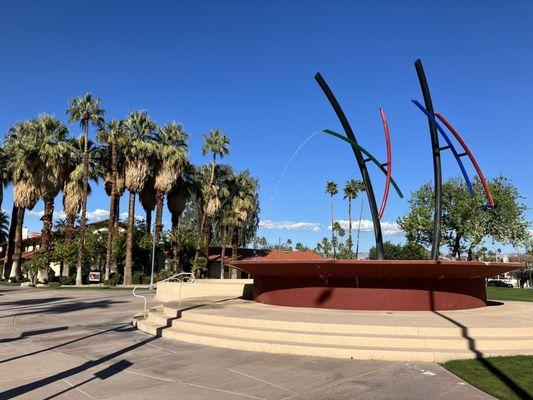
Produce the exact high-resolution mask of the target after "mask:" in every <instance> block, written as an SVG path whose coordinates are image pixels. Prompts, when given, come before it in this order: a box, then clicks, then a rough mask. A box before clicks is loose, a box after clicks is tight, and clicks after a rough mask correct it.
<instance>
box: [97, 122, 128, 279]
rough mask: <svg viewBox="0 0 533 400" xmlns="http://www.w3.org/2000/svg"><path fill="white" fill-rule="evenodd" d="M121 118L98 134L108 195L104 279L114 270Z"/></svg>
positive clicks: (120, 175) (122, 132) (120, 178)
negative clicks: (102, 148) (103, 158)
mask: <svg viewBox="0 0 533 400" xmlns="http://www.w3.org/2000/svg"><path fill="white" fill-rule="evenodd" d="M126 135H127V133H126V128H125V124H124V121H123V120H120V121H116V120H111V121H109V122H108V123H107V124H106V125H105V126H104V127H102V129H100V132H99V134H98V140H99V141H100V143H103V144H104V145H106V146H107V157H106V161H107V162H106V166H107V171H106V172H107V174H106V179H105V181H106V182H105V188H106V192H108V193H107V194H108V195H109V220H108V224H107V248H106V262H105V273H104V281H107V280H109V275H110V273H111V272H115V271H116V262H115V260H114V259H113V239H114V237H115V235H116V233H117V227H118V219H119V213H120V211H119V207H120V205H119V203H120V197H121V196H122V194H123V193H124V152H123V150H124V144H125V142H126V140H127V136H126Z"/></svg>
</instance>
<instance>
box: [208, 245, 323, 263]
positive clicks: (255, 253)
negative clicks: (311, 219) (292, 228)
mask: <svg viewBox="0 0 533 400" xmlns="http://www.w3.org/2000/svg"><path fill="white" fill-rule="evenodd" d="M220 253H221V248H220V247H210V248H209V261H220ZM250 258H260V259H262V260H320V259H322V256H320V255H319V254H317V253H314V252H312V251H285V250H281V251H278V249H270V250H255V249H244V248H240V249H238V250H237V260H244V259H250ZM230 260H231V247H227V248H226V253H225V255H224V261H230Z"/></svg>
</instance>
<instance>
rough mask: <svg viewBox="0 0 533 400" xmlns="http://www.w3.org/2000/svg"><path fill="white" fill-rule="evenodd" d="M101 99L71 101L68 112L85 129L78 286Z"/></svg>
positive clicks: (70, 118) (84, 97) (80, 281)
mask: <svg viewBox="0 0 533 400" xmlns="http://www.w3.org/2000/svg"><path fill="white" fill-rule="evenodd" d="M100 102H101V100H100V99H95V98H93V97H92V95H91V94H90V93H87V94H85V96H83V97H77V98H74V99H71V101H70V103H71V104H70V106H69V108H68V110H67V115H68V116H69V122H79V123H80V126H81V128H82V129H83V136H84V140H85V142H84V143H85V148H84V152H83V186H82V188H83V195H82V199H81V221H80V236H79V242H78V265H77V269H76V285H81V284H82V280H81V271H82V266H83V257H84V245H85V223H86V221H87V196H88V186H89V124H92V125H93V126H97V127H101V126H102V125H103V124H104V118H103V117H104V115H105V110H104V109H103V108H101V107H100Z"/></svg>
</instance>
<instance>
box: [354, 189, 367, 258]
mask: <svg viewBox="0 0 533 400" xmlns="http://www.w3.org/2000/svg"><path fill="white" fill-rule="evenodd" d="M357 182H358V192H364V191H365V190H366V188H365V184H364V182H363V181H357ZM364 200H365V198H364V196H361V211H360V212H359V223H358V224H357V240H356V245H355V259H356V260H357V258H358V257H359V234H360V233H361V221H362V220H363V205H364Z"/></svg>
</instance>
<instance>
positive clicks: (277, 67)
mask: <svg viewBox="0 0 533 400" xmlns="http://www.w3.org/2000/svg"><path fill="white" fill-rule="evenodd" d="M438 3H439V4H437V2H421V1H419V2H413V1H402V2H395V1H387V2H384V1H381V2H380V1H375V2H367V4H358V3H357V2H351V1H350V2H349V1H346V2H344V1H320V2H318V1H306V2H296V1H294V2H285V1H270V2H260V1H224V2H220V1H203V2H196V1H180V2H173V1H157V2H153V1H135V2H132V1H105V2H104V1H91V3H90V6H88V5H87V4H86V3H83V2H72V1H68V2H67V1H65V2H60V1H49V2H41V1H25V2H4V3H3V4H2V5H1V6H0V9H1V12H0V52H1V53H0V54H1V55H2V62H1V63H0V89H1V90H0V131H1V132H5V131H6V130H7V129H8V128H9V126H11V125H12V124H13V123H15V122H16V121H17V120H21V119H26V118H32V117H34V116H36V115H37V114H38V113H39V112H47V113H53V114H55V115H56V116H57V117H59V118H62V119H64V120H66V116H65V110H66V107H67V104H68V99H69V98H72V97H75V96H79V95H82V94H84V93H85V92H92V93H93V94H94V95H95V96H97V97H101V98H102V101H103V106H104V107H105V108H106V110H107V112H108V117H109V118H122V117H124V116H125V115H126V113H127V112H129V111H132V110H134V109H147V110H148V111H149V113H150V115H151V117H152V118H153V119H155V120H156V121H157V122H159V123H164V122H166V121H168V120H176V121H178V122H181V123H183V124H184V126H185V128H186V130H187V131H188V132H189V133H190V135H191V146H190V148H191V158H192V160H193V161H194V162H196V163H202V162H206V161H207V158H204V157H202V155H201V152H200V147H201V143H202V135H203V134H205V133H206V132H208V130H209V128H221V129H222V130H223V131H224V132H225V133H226V134H228V135H229V136H230V137H231V154H230V155H229V156H228V157H227V158H226V159H224V161H227V162H229V163H232V164H233V165H234V166H235V167H236V168H237V169H244V168H248V169H249V170H250V171H251V173H252V174H253V175H255V176H257V177H258V178H259V180H260V184H261V204H262V213H261V219H262V221H263V222H262V225H263V227H262V228H261V230H260V234H262V235H264V236H266V237H267V238H268V239H269V240H270V241H272V242H275V241H277V238H278V237H281V240H282V241H284V240H286V239H287V238H291V239H292V240H293V242H296V241H302V242H304V243H306V244H308V245H312V244H314V243H316V242H317V241H318V240H320V239H321V238H322V237H323V236H326V235H328V230H327V226H328V219H329V200H328V197H327V195H326V194H325V193H324V186H325V182H326V180H330V179H332V180H335V181H336V182H338V183H339V184H343V183H344V182H345V181H346V180H347V179H349V178H351V177H355V178H359V172H358V171H357V169H356V167H355V164H354V159H353V154H352V153H351V151H350V149H349V148H348V147H347V146H345V145H344V144H343V143H341V142H340V141H339V140H337V139H334V138H332V137H329V136H326V135H325V134H318V135H315V136H314V137H313V138H312V139H311V140H309V142H308V143H306V144H305V146H304V147H303V148H302V149H301V151H300V152H299V153H298V154H297V155H296V156H294V158H293V159H292V162H291V164H290V166H289V167H288V168H287V169H286V173H285V174H284V176H283V177H282V179H281V181H280V175H281V174H282V172H283V170H284V168H285V166H286V164H287V162H288V160H289V159H290V158H291V156H292V155H293V153H294V151H295V150H296V149H297V148H298V146H299V145H300V144H301V143H302V142H303V141H304V140H305V139H306V138H307V137H308V136H309V135H311V134H312V133H313V132H316V131H319V130H321V129H323V128H330V129H334V130H340V129H341V128H340V125H339V123H338V121H337V119H336V117H335V115H334V113H333V111H332V110H331V108H330V106H329V104H328V103H327V101H326V99H325V97H324V95H323V93H322V92H321V90H320V88H319V87H318V86H317V84H316V83H315V81H314V79H313V76H314V74H315V73H316V72H317V71H320V72H321V73H322V74H323V76H324V77H325V78H326V80H327V81H328V83H329V84H330V86H331V87H332V89H333V90H334V92H335V94H336V95H337V97H338V99H339V101H340V102H341V104H342V106H343V107H344V109H345V111H346V113H347V115H348V117H349V119H350V121H351V123H352V126H353V128H354V130H355V131H356V134H357V136H358V139H359V141H360V143H361V144H362V145H363V146H364V147H366V148H367V149H368V150H370V151H371V152H372V153H374V154H376V155H377V156H378V157H379V158H384V157H385V145H384V140H383V132H382V127H381V121H380V117H379V113H378V108H379V107H383V108H384V109H385V111H386V113H387V117H388V120H389V125H390V129H391V135H392V142H393V157H394V163H395V165H394V176H395V178H396V179H397V181H398V183H399V185H400V187H401V188H402V190H403V191H404V193H406V194H409V193H410V192H412V191H413V190H415V189H416V188H417V187H419V186H420V185H421V184H423V183H424V182H426V181H428V180H430V179H431V177H432V170H431V158H430V151H429V150H430V147H429V146H430V145H429V136H428V133H427V120H426V119H424V117H423V115H422V114H421V113H420V111H418V110H417V109H416V108H415V107H414V106H413V105H412V104H411V102H410V99H412V98H416V99H420V100H421V98H422V96H421V94H420V91H419V86H418V81H417V78H416V73H415V70H414V67H413V62H414V60H415V59H416V58H418V57H420V58H422V60H423V62H424V66H425V69H426V73H427V76H428V80H429V83H430V87H431V90H432V95H433V100H434V104H435V109H436V110H437V111H439V112H441V113H443V114H444V115H445V116H446V117H448V119H449V120H450V121H451V122H452V123H453V124H454V125H455V127H456V128H457V129H458V130H459V132H461V134H462V135H463V137H464V138H465V140H466V141H467V143H468V144H469V146H470V147H471V148H472V149H473V151H474V154H475V155H476V157H477V159H478V161H479V163H480V165H481V167H482V169H483V170H484V172H485V175H486V176H487V177H488V178H491V177H495V176H497V175H499V174H504V175H506V176H508V177H510V178H511V179H512V181H513V183H514V184H515V185H516V186H517V187H518V188H519V189H520V191H521V193H522V194H523V195H524V196H525V197H526V198H527V199H526V204H527V205H528V206H529V207H531V206H532V205H533V204H532V203H533V201H532V199H533V186H532V185H531V173H532V172H533V169H532V167H531V161H530V159H531V152H532V149H533V135H531V125H530V124H529V123H528V122H529V118H528V116H529V114H530V112H531V107H532V105H533V104H532V103H533V100H532V98H533V97H532V93H533V80H532V79H531V71H533V51H532V50H533V45H532V42H531V38H532V37H533V24H531V21H532V20H533V3H531V2H527V1H513V2H508V1H507V2H503V1H500V2H496V1H471V2H462V1H448V2H438ZM70 129H71V132H72V133H73V134H79V127H78V126H77V125H70ZM444 159H445V162H444V171H445V173H444V175H445V177H451V176H458V174H459V170H458V168H457V166H456V165H455V162H454V161H453V159H452V157H451V154H448V153H447V154H445V155H444ZM468 171H469V173H470V175H473V174H474V170H473V168H470V167H469V170H468ZM371 173H372V177H373V180H374V186H375V187H376V193H377V197H378V199H379V198H381V193H382V188H383V183H384V180H383V177H382V176H381V174H380V173H379V172H378V171H376V170H375V169H373V170H372V171H371ZM278 182H279V183H278ZM10 202H11V190H8V191H7V193H6V196H5V200H4V205H3V207H4V208H9V206H8V205H9V204H10ZM56 207H57V210H59V211H60V210H61V208H62V207H61V199H60V198H58V199H57V201H56ZM107 207H108V198H107V197H106V196H105V194H104V192H103V190H102V188H101V187H100V188H96V190H95V191H94V195H92V196H91V198H90V199H89V203H88V210H89V212H92V213H93V214H91V215H95V218H97V215H98V211H97V210H98V209H101V210H105V209H107ZM42 208H43V206H42V203H39V204H37V206H36V207H35V209H34V211H39V210H42ZM356 208H358V207H357V206H356ZM121 209H122V211H125V210H126V198H123V199H122V203H121ZM335 210H336V211H335V217H336V218H337V219H346V218H347V206H346V203H345V202H344V201H343V200H342V196H337V198H336V201H335ZM406 210H407V201H406V200H400V199H398V197H397V196H396V194H395V193H394V192H391V198H390V200H389V207H388V209H387V210H386V213H385V216H384V220H385V221H387V222H390V223H393V222H394V221H395V220H396V218H397V217H399V216H400V215H402V214H403V213H405V212H406ZM95 211H96V212H95ZM137 213H138V214H142V213H141V210H140V209H139V210H138V211H137ZM100 214H101V216H102V215H103V213H102V212H100ZM368 215H369V212H368V209H365V217H366V218H368ZM528 217H529V218H530V219H533V213H531V211H528ZM169 219H170V218H169V217H168V215H166V214H165V217H164V220H165V221H167V222H168V221H169ZM26 221H27V222H26V225H27V226H29V228H30V230H32V231H37V230H40V221H39V216H37V215H31V214H30V215H29V216H28V218H27V220H26ZM289 228H290V229H289ZM389 233H391V234H393V235H388V236H387V237H386V239H390V240H393V241H400V240H402V238H401V236H398V235H397V234H394V227H393V226H391V227H390V232H389ZM372 239H373V237H372V234H371V233H367V232H365V233H363V235H362V249H363V250H367V249H368V248H369V247H370V245H371V244H372Z"/></svg>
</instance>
